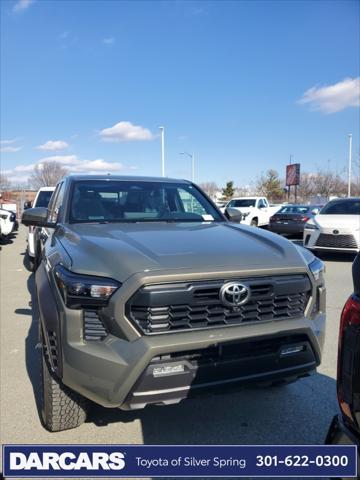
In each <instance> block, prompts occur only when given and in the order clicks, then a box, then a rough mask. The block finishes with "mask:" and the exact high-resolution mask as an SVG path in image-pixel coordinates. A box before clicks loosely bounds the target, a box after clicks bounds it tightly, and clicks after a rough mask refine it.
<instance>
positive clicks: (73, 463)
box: [2, 445, 357, 478]
mask: <svg viewBox="0 0 360 480" xmlns="http://www.w3.org/2000/svg"><path fill="white" fill-rule="evenodd" d="M2 460H3V475H4V477H5V478H11V477H18V478H19V477H27V478H31V477H46V478H51V477H54V478H56V477H60V478H66V477H86V478H90V477H102V478H104V477H105V478H109V477H126V478H130V477H147V478H148V477H205V476H206V477H221V478H224V477H249V476H251V477H290V476H296V477H356V475H357V448H356V447H355V446H353V445H346V446H345V445H341V446H330V445H312V446H310V445H307V446H301V445H296V446H294V445H293V446H290V445H287V446H286V445H283V446H273V445H252V446H250V445H246V446H242V445H4V446H3V458H2Z"/></svg>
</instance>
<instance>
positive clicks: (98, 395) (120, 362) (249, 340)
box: [37, 268, 326, 408]
mask: <svg viewBox="0 0 360 480" xmlns="http://www.w3.org/2000/svg"><path fill="white" fill-rule="evenodd" d="M300 272H301V273H303V270H300V271H299V273H300ZM41 275H42V276H43V278H45V277H44V275H45V270H44V269H43V268H40V269H38V272H37V276H38V277H37V285H38V300H39V307H40V308H39V309H40V316H41V321H42V323H43V325H44V324H45V330H46V331H47V332H49V331H51V330H54V329H55V330H56V329H57V328H58V326H59V331H58V332H57V331H55V334H56V337H57V340H58V343H57V348H58V351H59V357H61V358H59V359H58V360H59V365H60V367H59V372H57V373H58V374H59V376H60V377H61V379H62V381H63V383H64V384H65V385H67V386H68V387H70V388H71V389H73V390H75V391H77V392H78V393H80V394H82V395H83V396H85V397H86V398H89V399H90V400H92V401H94V402H95V403H98V404H100V405H103V406H104V407H109V408H114V407H122V408H140V407H143V406H144V405H146V404H148V403H174V402H177V401H180V400H181V399H183V398H185V397H187V396H188V395H189V394H190V393H191V392H193V391H198V390H200V389H201V388H208V387H212V386H215V387H216V386H219V385H227V384H232V383H239V382H240V383H244V382H254V381H255V382H258V383H263V382H267V381H272V380H281V379H284V378H296V377H299V376H303V375H305V374H307V373H309V372H312V371H313V370H314V369H315V368H316V366H317V365H319V364H320V361H321V351H322V348H323V344H324V337H325V323H326V322H325V313H324V312H325V295H326V293H325V288H324V287H321V288H319V287H317V286H316V285H313V294H312V297H310V300H309V303H308V305H307V308H306V311H305V316H301V317H294V318H288V319H279V320H272V321H258V322H252V323H242V324H237V325H229V326H225V327H218V328H209V329H206V330H200V329H199V330H191V331H178V332H173V333H162V334H156V335H141V334H140V333H139V331H137V330H136V328H135V327H134V326H133V325H132V324H131V322H130V321H129V320H128V319H127V318H126V315H125V310H124V305H125V303H126V300H127V299H128V298H130V296H131V295H132V294H133V293H134V292H135V291H137V289H138V288H139V286H140V285H141V284H144V283H147V280H146V279H145V280H144V278H143V277H142V278H138V279H137V278H134V277H132V279H131V281H128V282H126V283H124V284H123V286H122V287H121V289H119V291H118V292H116V294H115V295H114V297H113V299H112V301H111V302H110V304H109V306H108V307H106V309H105V310H106V312H105V313H106V321H107V323H108V327H109V333H108V335H107V336H106V337H105V338H104V339H103V340H97V341H87V340H85V333H84V315H83V313H84V311H83V310H72V309H69V308H67V307H66V306H65V305H64V303H63V301H62V298H61V296H60V294H59V292H58V290H57V287H56V286H55V284H52V285H51V283H49V282H48V280H46V282H43V285H44V289H43V287H41V288H40V280H41V278H40V277H41ZM216 275H217V274H216V273H214V276H215V278H216ZM167 278H168V277H166V280H167ZM316 292H318V293H317V296H315V293H316ZM315 305H317V306H318V310H317V312H316V313H314V306H315ZM46 312H48V313H46ZM52 312H58V314H59V315H58V320H57V319H54V320H53V321H52V322H50V321H49V319H50V317H51V315H52ZM46 317H47V318H46ZM46 322H47V323H48V325H46ZM294 347H297V348H298V350H297V351H293V350H291V349H293V348H294ZM299 347H301V348H300V349H299ZM284 349H288V350H287V353H286V354H284V352H283V351H284ZM289 349H290V350H289ZM179 364H181V365H182V366H183V367H181V368H182V370H181V371H179V370H178V371H174V369H172V368H170V369H169V368H164V367H174V366H175V367H176V368H177V369H178V368H179ZM154 369H158V370H157V371H158V372H160V374H159V375H157V376H156V375H154ZM175 370H176V369H175Z"/></svg>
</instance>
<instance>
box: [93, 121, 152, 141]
mask: <svg viewBox="0 0 360 480" xmlns="http://www.w3.org/2000/svg"><path fill="white" fill-rule="evenodd" d="M100 137H101V139H102V140H103V141H104V142H136V141H142V140H152V139H153V138H154V136H153V134H152V133H151V132H150V130H148V129H147V128H144V127H141V126H140V125H133V124H132V123H131V122H119V123H116V124H115V125H114V126H112V127H110V128H104V130H101V132H100Z"/></svg>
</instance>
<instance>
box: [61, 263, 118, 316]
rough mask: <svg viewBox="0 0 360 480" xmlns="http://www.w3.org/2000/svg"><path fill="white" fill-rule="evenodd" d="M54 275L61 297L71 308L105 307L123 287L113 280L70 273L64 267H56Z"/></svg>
mask: <svg viewBox="0 0 360 480" xmlns="http://www.w3.org/2000/svg"><path fill="white" fill-rule="evenodd" d="M54 275H55V280H56V283H57V286H58V287H59V290H60V293H61V296H62V297H63V299H64V302H65V304H66V306H67V307H69V308H82V307H91V306H93V307H100V306H104V305H106V304H107V302H108V300H109V298H110V297H111V295H112V294H113V293H114V292H115V291H116V290H117V289H118V288H119V287H120V286H121V284H120V283H119V282H117V281H116V280H113V279H111V278H104V277H96V276H92V275H79V274H78V273H73V272H70V270H68V269H67V268H65V267H64V266H63V265H57V266H56V267H55V269H54Z"/></svg>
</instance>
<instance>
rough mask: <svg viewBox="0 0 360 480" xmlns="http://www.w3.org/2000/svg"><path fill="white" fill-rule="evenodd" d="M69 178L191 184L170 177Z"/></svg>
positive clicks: (109, 176) (75, 179)
mask: <svg viewBox="0 0 360 480" xmlns="http://www.w3.org/2000/svg"><path fill="white" fill-rule="evenodd" d="M67 178H69V179H71V180H72V181H84V180H109V181H110V180H122V181H128V182H136V181H137V182H165V183H174V182H176V183H191V182H189V181H188V180H184V179H179V178H168V177H140V176H132V175H111V174H109V175H69V176H68V177H67Z"/></svg>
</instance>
